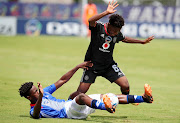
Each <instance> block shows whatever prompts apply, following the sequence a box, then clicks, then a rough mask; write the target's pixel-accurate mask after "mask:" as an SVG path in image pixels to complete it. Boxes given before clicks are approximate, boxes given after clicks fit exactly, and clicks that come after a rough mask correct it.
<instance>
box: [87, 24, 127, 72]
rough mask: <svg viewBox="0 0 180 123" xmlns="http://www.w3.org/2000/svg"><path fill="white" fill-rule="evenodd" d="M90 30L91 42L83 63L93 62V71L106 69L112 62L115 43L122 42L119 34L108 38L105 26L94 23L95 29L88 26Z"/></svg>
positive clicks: (122, 37) (121, 36)
mask: <svg viewBox="0 0 180 123" xmlns="http://www.w3.org/2000/svg"><path fill="white" fill-rule="evenodd" d="M89 29H90V30H91V42H90V44H89V47H88V50H87V52H86V56H85V61H92V62H93V64H94V65H93V69H94V70H97V71H98V70H103V69H106V68H107V67H108V66H109V65H110V64H112V63H113V62H114V60H113V50H114V46H115V43H119V41H122V40H124V38H125V37H124V36H123V34H122V33H121V32H120V33H119V34H118V35H116V36H109V35H108V33H107V31H106V28H105V24H101V23H96V26H95V27H92V26H89Z"/></svg>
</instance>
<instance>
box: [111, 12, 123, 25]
mask: <svg viewBox="0 0 180 123" xmlns="http://www.w3.org/2000/svg"><path fill="white" fill-rule="evenodd" d="M109 23H110V24H111V25H112V26H115V27H118V28H122V26H124V18H123V17H122V16H120V15H118V14H112V15H111V16H109Z"/></svg>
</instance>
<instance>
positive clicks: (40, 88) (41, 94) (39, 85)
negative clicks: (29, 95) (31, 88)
mask: <svg viewBox="0 0 180 123" xmlns="http://www.w3.org/2000/svg"><path fill="white" fill-rule="evenodd" d="M37 84H38V89H39V95H40V96H43V94H44V91H43V88H42V85H41V83H40V82H38V83H37Z"/></svg>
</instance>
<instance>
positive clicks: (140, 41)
mask: <svg viewBox="0 0 180 123" xmlns="http://www.w3.org/2000/svg"><path fill="white" fill-rule="evenodd" d="M153 39H154V36H150V37H148V38H147V39H145V40H138V39H134V38H130V37H125V39H124V40H123V42H125V43H139V44H147V43H150V42H151V41H152V40H153Z"/></svg>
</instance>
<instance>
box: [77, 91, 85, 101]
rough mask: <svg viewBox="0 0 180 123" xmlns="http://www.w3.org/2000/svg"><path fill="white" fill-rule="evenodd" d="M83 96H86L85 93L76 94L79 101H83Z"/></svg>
mask: <svg viewBox="0 0 180 123" xmlns="http://www.w3.org/2000/svg"><path fill="white" fill-rule="evenodd" d="M85 97H86V95H85V94H84V93H80V94H79V95H78V98H79V101H80V102H83V100H84V98H85Z"/></svg>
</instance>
